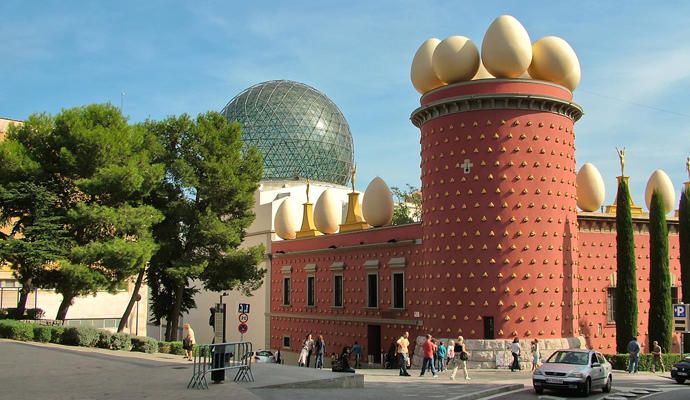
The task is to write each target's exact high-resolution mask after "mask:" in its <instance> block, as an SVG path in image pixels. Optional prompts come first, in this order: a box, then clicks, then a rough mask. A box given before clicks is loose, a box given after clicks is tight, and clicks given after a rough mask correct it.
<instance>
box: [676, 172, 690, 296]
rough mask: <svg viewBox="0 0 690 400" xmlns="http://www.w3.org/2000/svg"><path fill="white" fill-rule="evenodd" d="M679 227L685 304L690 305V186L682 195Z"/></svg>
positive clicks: (679, 207)
mask: <svg viewBox="0 0 690 400" xmlns="http://www.w3.org/2000/svg"><path fill="white" fill-rule="evenodd" d="M678 225H679V226H678V241H679V242H680V280H681V285H682V292H683V303H685V304H690V185H688V186H686V187H685V190H683V192H682V193H681V195H680V205H679V206H678Z"/></svg>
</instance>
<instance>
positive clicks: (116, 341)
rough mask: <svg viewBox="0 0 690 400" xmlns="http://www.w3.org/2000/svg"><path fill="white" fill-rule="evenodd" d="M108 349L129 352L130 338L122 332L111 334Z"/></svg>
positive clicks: (130, 347) (130, 346)
mask: <svg viewBox="0 0 690 400" xmlns="http://www.w3.org/2000/svg"><path fill="white" fill-rule="evenodd" d="M110 348H112V349H113V350H124V351H130V350H131V349H132V336H130V335H129V334H127V333H122V332H118V333H115V334H113V336H112V339H111V341H110Z"/></svg>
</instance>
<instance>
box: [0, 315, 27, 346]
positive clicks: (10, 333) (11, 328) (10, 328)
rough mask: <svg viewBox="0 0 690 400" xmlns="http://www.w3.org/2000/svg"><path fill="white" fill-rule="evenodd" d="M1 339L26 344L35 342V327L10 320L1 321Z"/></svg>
mask: <svg viewBox="0 0 690 400" xmlns="http://www.w3.org/2000/svg"><path fill="white" fill-rule="evenodd" d="M0 337H3V338H6V339H13V340H21V341H24V342H26V341H28V340H33V338H34V329H33V325H32V324H27V323H24V322H19V321H15V320H10V319H6V320H2V321H0Z"/></svg>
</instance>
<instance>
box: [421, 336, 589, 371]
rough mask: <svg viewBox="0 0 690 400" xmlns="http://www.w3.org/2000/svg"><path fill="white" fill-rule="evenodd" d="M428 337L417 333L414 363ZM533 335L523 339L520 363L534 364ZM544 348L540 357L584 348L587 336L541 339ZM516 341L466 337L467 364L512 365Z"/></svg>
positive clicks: (489, 366) (503, 366) (494, 366)
mask: <svg viewBox="0 0 690 400" xmlns="http://www.w3.org/2000/svg"><path fill="white" fill-rule="evenodd" d="M425 340H426V337H425V336H418V337H417V339H416V341H415V342H416V346H415V351H414V355H413V357H412V365H413V366H417V367H421V365H422V360H423V354H422V343H424V341H425ZM451 340H456V339H455V338H451V339H447V338H446V339H436V343H437V344H438V343H439V341H440V342H443V345H444V346H447V345H448V342H450V341H451ZM532 340H534V339H533V338H527V339H521V340H520V348H521V354H520V365H521V366H522V368H523V369H526V368H527V369H530V368H531V367H532V352H531V351H530V343H531V342H532ZM539 342H540V349H541V351H540V352H541V359H542V360H545V359H547V358H549V356H551V354H553V352H554V351H556V350H559V349H571V348H578V349H580V348H582V349H583V348H585V346H586V342H585V338H584V337H581V336H580V337H570V338H562V339H539ZM512 343H513V341H512V340H508V339H493V340H483V339H467V340H465V347H466V349H467V353H468V355H469V360H468V361H467V368H480V369H495V368H510V364H511V363H512V362H513V356H512V354H511V352H510V346H511V344H512Z"/></svg>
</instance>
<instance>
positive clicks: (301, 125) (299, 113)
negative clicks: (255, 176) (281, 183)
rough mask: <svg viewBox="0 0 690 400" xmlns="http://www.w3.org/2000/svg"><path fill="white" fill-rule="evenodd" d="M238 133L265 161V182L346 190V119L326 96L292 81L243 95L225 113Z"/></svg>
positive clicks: (349, 163)
mask: <svg viewBox="0 0 690 400" xmlns="http://www.w3.org/2000/svg"><path fill="white" fill-rule="evenodd" d="M223 114H224V115H225V117H226V118H227V119H228V121H230V122H233V121H237V122H239V123H240V126H241V127H242V140H243V141H244V142H245V145H254V146H256V147H258V148H259V150H260V151H261V153H262V154H263V156H264V179H267V180H282V179H295V178H310V179H313V180H316V181H322V182H330V183H335V184H339V185H345V184H347V182H348V181H349V179H350V169H351V168H352V163H353V158H354V152H353V146H352V135H351V134H350V127H349V126H348V124H347V121H345V117H343V114H342V113H341V112H340V110H339V109H338V107H337V106H336V105H335V104H334V103H333V102H332V101H331V100H330V99H329V98H328V97H326V96H325V95H323V94H322V93H320V92H319V91H317V90H316V89H314V88H312V87H310V86H307V85H305V84H302V83H299V82H293V81H284V80H280V81H268V82H263V83H259V84H258V85H254V86H252V87H250V88H249V89H246V90H244V91H243V92H242V93H240V94H238V95H237V96H235V98H233V99H232V100H230V102H229V103H228V104H227V105H226V106H225V108H224V109H223Z"/></svg>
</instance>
